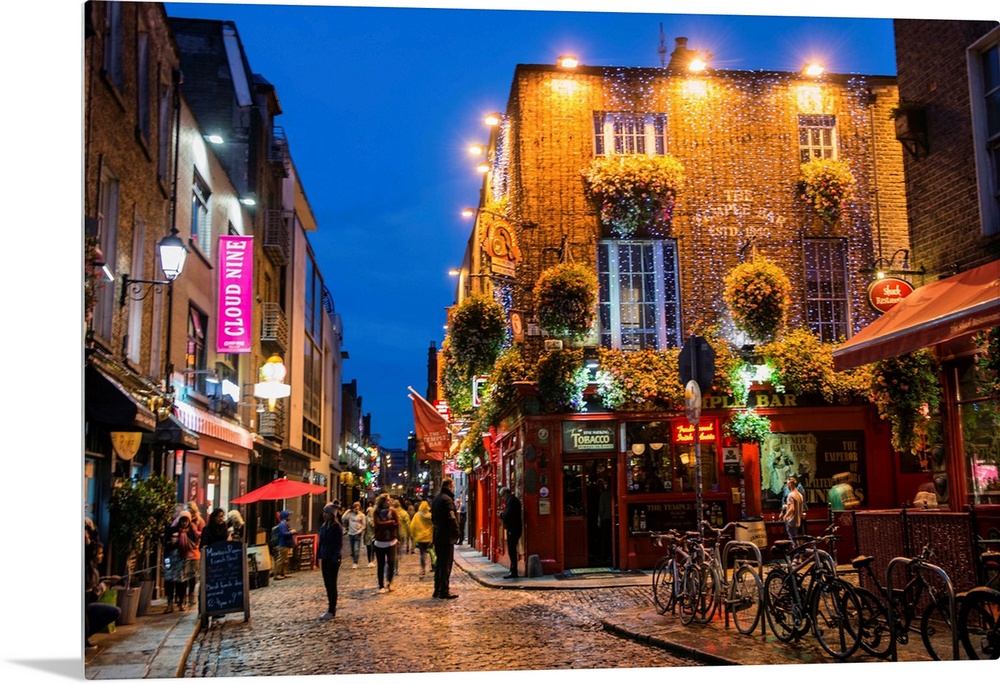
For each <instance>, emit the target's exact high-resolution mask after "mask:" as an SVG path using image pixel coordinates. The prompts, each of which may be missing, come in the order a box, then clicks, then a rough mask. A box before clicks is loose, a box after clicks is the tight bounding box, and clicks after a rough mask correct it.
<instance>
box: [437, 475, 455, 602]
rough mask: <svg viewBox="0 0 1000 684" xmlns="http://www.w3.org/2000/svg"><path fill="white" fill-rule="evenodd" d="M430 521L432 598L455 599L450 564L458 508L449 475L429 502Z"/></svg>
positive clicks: (453, 486) (452, 555)
mask: <svg viewBox="0 0 1000 684" xmlns="http://www.w3.org/2000/svg"><path fill="white" fill-rule="evenodd" d="M431 522H432V523H433V525H434V553H435V554H436V555H437V564H436V565H435V569H434V598H439V599H455V598H458V594H453V593H451V566H452V564H453V563H454V561H455V543H456V542H457V541H458V510H457V509H456V508H455V482H454V480H452V479H451V478H450V477H446V478H444V479H443V480H441V491H440V492H439V493H438V495H437V496H435V497H434V501H433V502H432V503H431Z"/></svg>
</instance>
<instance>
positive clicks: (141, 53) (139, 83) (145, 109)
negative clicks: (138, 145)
mask: <svg viewBox="0 0 1000 684" xmlns="http://www.w3.org/2000/svg"><path fill="white" fill-rule="evenodd" d="M136 48H137V51H138V59H137V60H136V69H135V70H136V74H135V76H136V78H135V81H136V118H137V121H136V127H137V128H138V130H139V134H140V135H141V136H142V139H143V141H144V142H148V141H149V133H150V122H151V115H150V106H149V105H150V102H149V101H150V98H149V83H150V82H149V31H148V30H147V29H146V27H145V26H140V27H139V37H138V40H137V43H136Z"/></svg>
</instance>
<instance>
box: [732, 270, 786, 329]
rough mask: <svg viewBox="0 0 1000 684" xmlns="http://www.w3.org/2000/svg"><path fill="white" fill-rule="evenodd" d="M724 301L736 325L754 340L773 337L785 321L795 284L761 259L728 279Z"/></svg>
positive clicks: (736, 271)
mask: <svg viewBox="0 0 1000 684" xmlns="http://www.w3.org/2000/svg"><path fill="white" fill-rule="evenodd" d="M723 287H724V289H723V292H722V298H723V301H725V303H726V306H728V307H729V311H730V312H731V313H732V315H733V321H734V322H735V323H736V325H737V326H739V328H740V329H741V330H743V331H744V332H745V333H747V334H748V335H750V337H752V338H753V339H754V340H757V341H767V340H770V339H771V338H773V337H774V335H775V333H776V332H777V331H778V328H779V327H781V325H782V324H783V323H784V321H785V312H786V311H787V309H788V305H789V296H788V293H789V292H790V291H791V288H792V284H791V282H789V280H788V276H786V275H785V272H784V271H783V270H781V267H779V266H778V265H777V264H775V263H774V262H772V261H769V260H768V259H766V258H764V257H760V256H755V257H754V258H753V259H751V260H750V261H747V262H745V263H742V264H740V265H739V266H737V267H736V268H734V269H733V270H732V271H730V272H729V274H728V275H727V276H726V278H725V280H724V282H723Z"/></svg>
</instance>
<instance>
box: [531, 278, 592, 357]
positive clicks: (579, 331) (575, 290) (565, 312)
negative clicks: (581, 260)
mask: <svg viewBox="0 0 1000 684" xmlns="http://www.w3.org/2000/svg"><path fill="white" fill-rule="evenodd" d="M535 316H536V317H537V318H538V323H539V325H541V326H542V327H543V328H545V329H546V330H547V331H549V332H550V333H551V334H553V335H556V336H560V337H571V338H573V339H577V340H579V339H583V338H584V337H586V336H587V335H589V334H590V328H591V326H593V324H594V318H595V317H596V316H597V276H596V275H594V273H593V271H592V270H590V269H588V268H586V267H585V266H583V265H582V264H569V263H562V264H558V265H556V266H553V267H552V268H550V269H547V270H545V271H544V272H543V273H542V275H541V276H539V278H538V281H537V282H536V283H535Z"/></svg>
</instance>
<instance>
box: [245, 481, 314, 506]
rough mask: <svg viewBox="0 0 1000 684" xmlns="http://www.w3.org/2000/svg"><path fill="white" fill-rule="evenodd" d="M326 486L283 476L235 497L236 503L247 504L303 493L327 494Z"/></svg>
mask: <svg viewBox="0 0 1000 684" xmlns="http://www.w3.org/2000/svg"><path fill="white" fill-rule="evenodd" d="M325 493H326V487H324V486H323V485H314V484H309V483H308V482H296V481H295V480H289V479H288V478H287V477H281V478H278V479H277V480H274V481H273V482H269V483H267V484H266V485H264V486H263V487H258V488H257V489H255V490H253V491H252V492H247V493H246V494H244V495H243V496H238V497H236V498H235V499H233V501H232V502H233V503H234V504H247V503H253V502H255V501H277V500H279V499H292V498H294V497H296V496H302V495H303V494H325Z"/></svg>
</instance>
